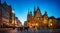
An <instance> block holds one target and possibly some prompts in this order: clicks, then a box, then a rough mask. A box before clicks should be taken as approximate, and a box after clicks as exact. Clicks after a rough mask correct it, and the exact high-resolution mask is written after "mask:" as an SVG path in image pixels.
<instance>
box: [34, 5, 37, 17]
mask: <svg viewBox="0 0 60 33" xmlns="http://www.w3.org/2000/svg"><path fill="white" fill-rule="evenodd" d="M36 11H37V9H36V6H34V17H35V15H36Z"/></svg>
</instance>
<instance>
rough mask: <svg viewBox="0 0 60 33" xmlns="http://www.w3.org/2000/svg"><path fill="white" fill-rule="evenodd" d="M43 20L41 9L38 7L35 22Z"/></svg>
mask: <svg viewBox="0 0 60 33" xmlns="http://www.w3.org/2000/svg"><path fill="white" fill-rule="evenodd" d="M41 18H42V15H41V12H40V9H39V7H37V11H36V13H35V17H34V20H35V21H36V22H40V20H41Z"/></svg>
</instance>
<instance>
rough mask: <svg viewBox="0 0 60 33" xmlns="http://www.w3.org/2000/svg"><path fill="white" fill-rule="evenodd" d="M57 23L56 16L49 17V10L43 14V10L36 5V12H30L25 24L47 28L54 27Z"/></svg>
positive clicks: (30, 26)
mask: <svg viewBox="0 0 60 33" xmlns="http://www.w3.org/2000/svg"><path fill="white" fill-rule="evenodd" d="M56 23H57V20H56V19H55V17H51V18H50V17H48V14H47V12H46V11H45V13H44V15H42V14H41V10H40V9H39V7H37V8H36V7H34V13H33V14H32V12H31V11H30V12H28V15H27V21H26V22H25V26H28V27H29V28H37V29H46V28H54V27H55V26H56V25H55V24H56Z"/></svg>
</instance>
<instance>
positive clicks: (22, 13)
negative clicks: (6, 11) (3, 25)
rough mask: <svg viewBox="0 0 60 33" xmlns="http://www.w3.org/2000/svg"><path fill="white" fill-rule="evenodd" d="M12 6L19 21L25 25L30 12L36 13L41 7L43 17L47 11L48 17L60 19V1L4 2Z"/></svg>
mask: <svg viewBox="0 0 60 33" xmlns="http://www.w3.org/2000/svg"><path fill="white" fill-rule="evenodd" d="M4 1H6V2H7V4H8V5H11V6H12V10H13V11H14V12H15V14H16V16H17V17H18V19H19V20H20V21H21V22H22V23H24V21H26V20H27V14H28V10H30V11H32V13H33V11H34V6H36V8H37V7H38V6H39V8H40V11H41V13H42V15H43V14H44V12H45V11H47V14H48V16H49V17H50V16H54V17H56V18H58V17H60V0H2V3H3V2H4Z"/></svg>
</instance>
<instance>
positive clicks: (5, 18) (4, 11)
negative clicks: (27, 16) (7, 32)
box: [0, 0, 12, 27]
mask: <svg viewBox="0 0 60 33" xmlns="http://www.w3.org/2000/svg"><path fill="white" fill-rule="evenodd" d="M11 12H12V8H11V6H10V5H7V3H6V1H5V2H4V3H3V4H2V3H1V0H0V23H1V24H0V27H3V25H4V24H5V23H8V22H11V21H12V19H11V17H12V13H11Z"/></svg>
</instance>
